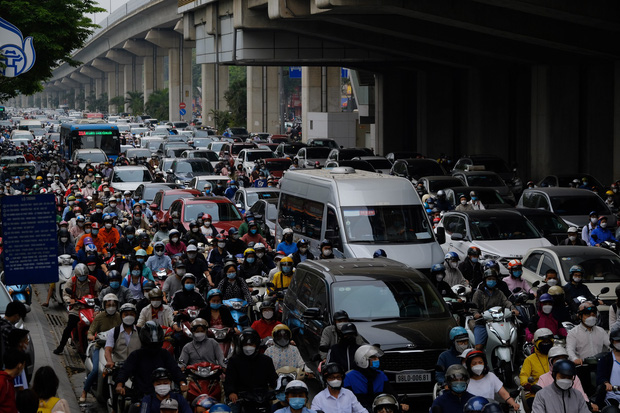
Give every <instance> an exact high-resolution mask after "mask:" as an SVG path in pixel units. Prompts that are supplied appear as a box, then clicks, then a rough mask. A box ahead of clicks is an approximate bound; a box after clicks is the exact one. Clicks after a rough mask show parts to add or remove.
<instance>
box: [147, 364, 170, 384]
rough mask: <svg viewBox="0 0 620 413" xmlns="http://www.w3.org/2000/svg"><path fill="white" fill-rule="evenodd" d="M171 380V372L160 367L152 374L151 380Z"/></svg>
mask: <svg viewBox="0 0 620 413" xmlns="http://www.w3.org/2000/svg"><path fill="white" fill-rule="evenodd" d="M161 379H168V380H170V379H171V376H170V372H169V371H168V369H166V368H164V367H158V368H156V369H155V370H153V372H152V373H151V380H153V381H155V380H161Z"/></svg>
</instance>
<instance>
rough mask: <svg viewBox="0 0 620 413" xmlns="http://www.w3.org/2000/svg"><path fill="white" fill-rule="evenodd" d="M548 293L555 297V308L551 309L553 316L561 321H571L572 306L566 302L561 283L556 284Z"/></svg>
mask: <svg viewBox="0 0 620 413" xmlns="http://www.w3.org/2000/svg"><path fill="white" fill-rule="evenodd" d="M548 293H549V295H550V296H551V297H552V298H553V310H552V311H551V314H553V318H555V319H556V320H558V322H560V323H562V322H564V321H571V320H572V316H571V311H570V307H569V306H568V305H567V304H566V300H565V299H564V289H563V288H562V287H560V286H559V285H554V286H553V287H550V288H549V290H548Z"/></svg>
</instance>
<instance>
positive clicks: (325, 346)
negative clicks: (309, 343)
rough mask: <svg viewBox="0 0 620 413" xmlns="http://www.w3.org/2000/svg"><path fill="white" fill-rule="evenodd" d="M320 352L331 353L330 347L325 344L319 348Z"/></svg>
mask: <svg viewBox="0 0 620 413" xmlns="http://www.w3.org/2000/svg"><path fill="white" fill-rule="evenodd" d="M319 351H322V352H323V353H327V352H328V351H329V346H328V345H327V344H323V345H322V346H319ZM319 357H320V356H319Z"/></svg>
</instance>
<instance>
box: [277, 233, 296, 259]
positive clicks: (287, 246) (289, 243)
mask: <svg viewBox="0 0 620 413" xmlns="http://www.w3.org/2000/svg"><path fill="white" fill-rule="evenodd" d="M276 251H283V252H284V253H285V254H286V255H291V254H294V253H296V252H297V244H296V243H294V242H293V230H292V229H291V228H284V230H283V231H282V242H280V243H279V244H278V246H277V247H276Z"/></svg>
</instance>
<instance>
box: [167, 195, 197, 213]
mask: <svg viewBox="0 0 620 413" xmlns="http://www.w3.org/2000/svg"><path fill="white" fill-rule="evenodd" d="M195 196H196V195H195V194H192V193H190V192H182V193H180V194H174V195H166V196H164V202H163V206H162V210H163V211H167V210H168V208H170V205H172V203H173V202H174V201H176V200H177V199H181V198H193V197H195Z"/></svg>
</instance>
